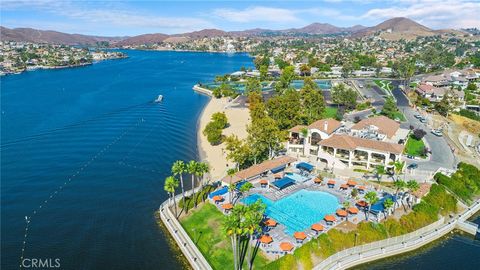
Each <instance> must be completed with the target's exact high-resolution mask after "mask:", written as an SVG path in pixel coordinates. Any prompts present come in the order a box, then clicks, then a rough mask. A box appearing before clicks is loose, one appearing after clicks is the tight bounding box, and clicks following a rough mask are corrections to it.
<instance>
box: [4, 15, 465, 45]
mask: <svg viewBox="0 0 480 270" xmlns="http://www.w3.org/2000/svg"><path fill="white" fill-rule="evenodd" d="M297 34H305V35H326V34H345V35H350V36H351V37H354V38H355V37H364V36H370V35H374V34H376V35H380V36H381V37H382V38H385V39H391V40H398V39H401V38H403V39H413V38H416V37H419V36H432V35H439V34H449V35H457V36H458V35H461V32H459V31H456V30H432V29H430V28H428V27H426V26H423V25H421V24H419V23H417V22H415V21H413V20H410V19H408V18H403V17H398V18H392V19H389V20H386V21H384V22H382V23H380V24H378V25H375V26H372V27H365V26H362V25H355V26H352V27H338V26H335V25H331V24H328V23H312V24H309V25H307V26H305V27H301V28H290V29H283V30H271V29H262V28H255V29H248V30H243V31H230V32H225V31H223V30H219V29H204V30H200V31H194V32H189V33H183V34H175V35H167V34H161V33H157V34H144V35H138V36H133V37H100V36H88V35H80V34H66V33H61V32H56V31H44V30H36V29H31V28H15V29H9V28H5V27H1V28H0V40H13V41H28V42H45V43H59V44H68V45H75V44H95V43H96V42H98V41H108V42H110V43H111V44H113V45H114V46H126V45H141V44H152V43H159V42H163V41H166V42H183V41H188V40H191V39H198V38H204V37H219V36H244V37H251V36H265V35H270V36H282V35H297Z"/></svg>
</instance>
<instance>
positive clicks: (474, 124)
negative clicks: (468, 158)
mask: <svg viewBox="0 0 480 270" xmlns="http://www.w3.org/2000/svg"><path fill="white" fill-rule="evenodd" d="M449 118H450V119H451V120H452V121H453V122H454V123H455V124H457V125H459V126H462V127H463V128H465V129H466V130H467V131H468V132H471V133H473V134H480V122H478V121H475V120H472V119H470V118H467V117H464V116H461V115H456V114H451V115H450V116H449Z"/></svg>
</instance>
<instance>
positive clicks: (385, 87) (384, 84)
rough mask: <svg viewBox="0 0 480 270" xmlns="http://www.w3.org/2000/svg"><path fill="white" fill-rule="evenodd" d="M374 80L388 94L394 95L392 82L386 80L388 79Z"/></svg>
mask: <svg viewBox="0 0 480 270" xmlns="http://www.w3.org/2000/svg"><path fill="white" fill-rule="evenodd" d="M373 82H374V83H375V84H376V85H377V86H378V87H380V88H382V89H383V91H385V93H386V94H387V95H389V96H392V90H393V86H392V82H390V81H386V80H373Z"/></svg>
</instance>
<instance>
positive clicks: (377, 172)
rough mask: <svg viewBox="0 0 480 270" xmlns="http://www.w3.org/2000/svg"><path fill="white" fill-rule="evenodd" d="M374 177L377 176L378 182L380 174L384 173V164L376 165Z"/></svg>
mask: <svg viewBox="0 0 480 270" xmlns="http://www.w3.org/2000/svg"><path fill="white" fill-rule="evenodd" d="M374 172H375V178H377V181H378V182H379V183H380V179H381V178H382V175H384V174H385V166H382V165H378V166H376V167H375V171H374Z"/></svg>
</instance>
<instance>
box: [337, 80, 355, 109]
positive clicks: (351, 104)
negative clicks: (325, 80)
mask: <svg viewBox="0 0 480 270" xmlns="http://www.w3.org/2000/svg"><path fill="white" fill-rule="evenodd" d="M331 95H332V101H333V102H334V103H336V104H337V106H338V107H339V106H340V105H343V106H345V107H346V108H347V109H353V108H355V106H356V104H357V98H358V94H357V92H356V91H355V90H353V89H351V88H349V87H346V85H345V84H343V83H339V84H337V85H335V86H334V87H332V90H331Z"/></svg>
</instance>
